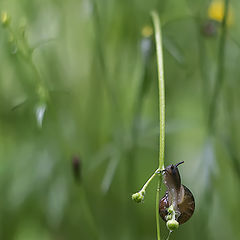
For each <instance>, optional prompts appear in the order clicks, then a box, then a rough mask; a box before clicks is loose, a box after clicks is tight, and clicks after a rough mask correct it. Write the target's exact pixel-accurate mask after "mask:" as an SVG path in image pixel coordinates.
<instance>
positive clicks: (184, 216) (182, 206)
mask: <svg viewBox="0 0 240 240" xmlns="http://www.w3.org/2000/svg"><path fill="white" fill-rule="evenodd" d="M182 186H183V188H184V197H183V200H182V201H181V202H180V203H178V204H177V206H178V210H179V212H180V215H179V217H178V219H177V221H178V222H179V224H183V223H185V222H186V221H188V220H189V219H190V218H191V216H192V215H193V212H194V210H195V201H194V197H193V194H192V193H191V191H190V190H189V189H188V188H187V187H186V186H184V185H182ZM168 208H169V199H168V191H166V193H165V195H164V196H163V198H162V199H161V200H160V202H159V214H160V216H161V218H162V219H163V220H164V221H167V220H166V216H167V215H168V211H167V209H168Z"/></svg>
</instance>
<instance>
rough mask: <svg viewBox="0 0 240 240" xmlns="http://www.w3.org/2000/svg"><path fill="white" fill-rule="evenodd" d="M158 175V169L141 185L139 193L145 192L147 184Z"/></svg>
mask: <svg viewBox="0 0 240 240" xmlns="http://www.w3.org/2000/svg"><path fill="white" fill-rule="evenodd" d="M158 174H160V170H159V169H157V170H156V171H155V172H154V173H153V175H152V176H151V177H150V178H149V179H148V180H147V181H146V183H145V184H144V185H143V187H142V189H141V190H140V191H146V189H147V187H148V185H149V183H150V182H151V181H152V180H153V178H154V177H155V176H156V175H158Z"/></svg>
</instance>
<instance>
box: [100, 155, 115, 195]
mask: <svg viewBox="0 0 240 240" xmlns="http://www.w3.org/2000/svg"><path fill="white" fill-rule="evenodd" d="M118 163H119V158H118V157H117V158H113V159H111V160H110V162H109V164H108V167H107V170H106V173H105V176H104V179H103V181H102V186H101V189H102V192H103V193H106V192H108V190H109V188H110V186H111V183H112V181H113V177H114V174H115V172H116V169H117V165H118Z"/></svg>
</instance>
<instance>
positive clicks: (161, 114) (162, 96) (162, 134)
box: [151, 12, 165, 240]
mask: <svg viewBox="0 0 240 240" xmlns="http://www.w3.org/2000/svg"><path fill="white" fill-rule="evenodd" d="M151 15H152V19H153V25H154V30H155V40H156V50H157V65H158V87H159V123H160V135H159V166H158V168H159V170H163V169H164V148H165V88H164V71H163V50H162V36H161V35H162V34H161V27H160V20H159V17H158V14H157V13H156V12H152V14H151ZM161 182H162V176H161V174H160V175H159V179H158V187H157V194H156V223H157V239H158V240H160V239H161V236H160V224H159V210H158V209H159V199H160V189H161Z"/></svg>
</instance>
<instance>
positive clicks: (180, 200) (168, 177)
mask: <svg viewBox="0 0 240 240" xmlns="http://www.w3.org/2000/svg"><path fill="white" fill-rule="evenodd" d="M182 163H184V162H180V163H177V164H176V165H173V164H171V165H169V166H167V167H166V168H165V169H164V170H163V174H164V183H165V185H166V187H167V191H166V193H165V195H164V196H163V198H162V199H161V200H160V202H159V214H160V216H161V218H162V219H163V220H164V221H167V216H168V215H169V211H168V208H169V207H170V206H172V207H173V209H174V211H175V212H176V220H177V221H178V223H179V224H183V223H185V222H186V221H188V220H189V218H190V217H191V216H192V215H193V212H194V209H195V201H194V197H193V194H192V193H191V191H190V190H189V189H188V188H187V187H186V186H184V185H182V184H181V177H180V174H179V171H178V166H179V165H180V164H182Z"/></svg>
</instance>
